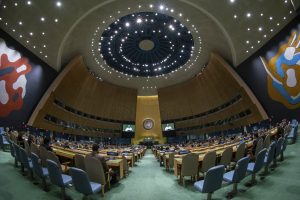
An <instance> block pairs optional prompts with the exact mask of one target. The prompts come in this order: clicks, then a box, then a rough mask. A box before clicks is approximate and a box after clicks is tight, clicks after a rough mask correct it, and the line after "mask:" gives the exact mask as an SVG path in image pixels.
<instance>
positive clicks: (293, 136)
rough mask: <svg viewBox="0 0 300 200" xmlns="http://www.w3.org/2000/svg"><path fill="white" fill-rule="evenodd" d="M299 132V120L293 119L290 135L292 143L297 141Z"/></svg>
mask: <svg viewBox="0 0 300 200" xmlns="http://www.w3.org/2000/svg"><path fill="white" fill-rule="evenodd" d="M297 132H298V121H297V120H295V119H293V120H292V123H291V130H290V132H289V135H288V139H290V140H291V141H292V143H295V142H296V139H297Z"/></svg>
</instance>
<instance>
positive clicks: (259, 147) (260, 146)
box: [255, 138, 264, 159]
mask: <svg viewBox="0 0 300 200" xmlns="http://www.w3.org/2000/svg"><path fill="white" fill-rule="evenodd" d="M263 148H264V140H263V139H262V138H260V139H259V140H258V141H257V144H256V149H255V159H256V156H257V155H258V153H259V152H260V151H261V150H262V149H263Z"/></svg>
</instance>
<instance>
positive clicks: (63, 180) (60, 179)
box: [46, 160, 72, 199]
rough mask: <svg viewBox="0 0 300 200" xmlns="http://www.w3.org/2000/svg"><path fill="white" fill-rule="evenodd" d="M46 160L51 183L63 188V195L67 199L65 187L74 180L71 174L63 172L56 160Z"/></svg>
mask: <svg viewBox="0 0 300 200" xmlns="http://www.w3.org/2000/svg"><path fill="white" fill-rule="evenodd" d="M46 162H47V168H48V172H49V178H50V181H51V183H52V184H54V185H57V186H58V187H60V188H61V193H62V197H63V199H65V197H66V191H65V188H66V186H68V185H69V184H70V183H71V182H72V178H71V176H68V175H65V174H62V173H61V169H60V167H59V166H58V165H57V163H56V162H54V161H52V160H47V161H46Z"/></svg>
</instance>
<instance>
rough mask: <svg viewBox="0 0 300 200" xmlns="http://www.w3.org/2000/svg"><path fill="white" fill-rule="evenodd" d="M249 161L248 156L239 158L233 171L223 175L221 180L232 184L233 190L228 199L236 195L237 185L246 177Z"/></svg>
mask: <svg viewBox="0 0 300 200" xmlns="http://www.w3.org/2000/svg"><path fill="white" fill-rule="evenodd" d="M249 160H250V158H249V157H248V156H247V157H244V158H241V159H240V160H239V161H238V162H237V164H236V166H235V169H234V170H232V171H230V172H227V173H225V174H224V176H223V180H224V181H226V182H228V183H233V190H232V191H231V192H230V193H229V194H228V196H229V197H231V196H233V195H235V194H236V193H237V187H238V183H239V182H241V180H243V179H244V178H245V176H246V172H247V167H248V163H249Z"/></svg>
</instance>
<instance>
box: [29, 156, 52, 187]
mask: <svg viewBox="0 0 300 200" xmlns="http://www.w3.org/2000/svg"><path fill="white" fill-rule="evenodd" d="M31 161H32V166H33V172H34V174H35V175H36V176H37V177H39V178H40V179H42V183H43V187H44V190H47V185H46V178H47V177H48V176H49V172H48V169H47V168H43V167H42V166H41V164H40V159H39V157H38V156H37V155H36V154H35V153H31Z"/></svg>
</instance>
